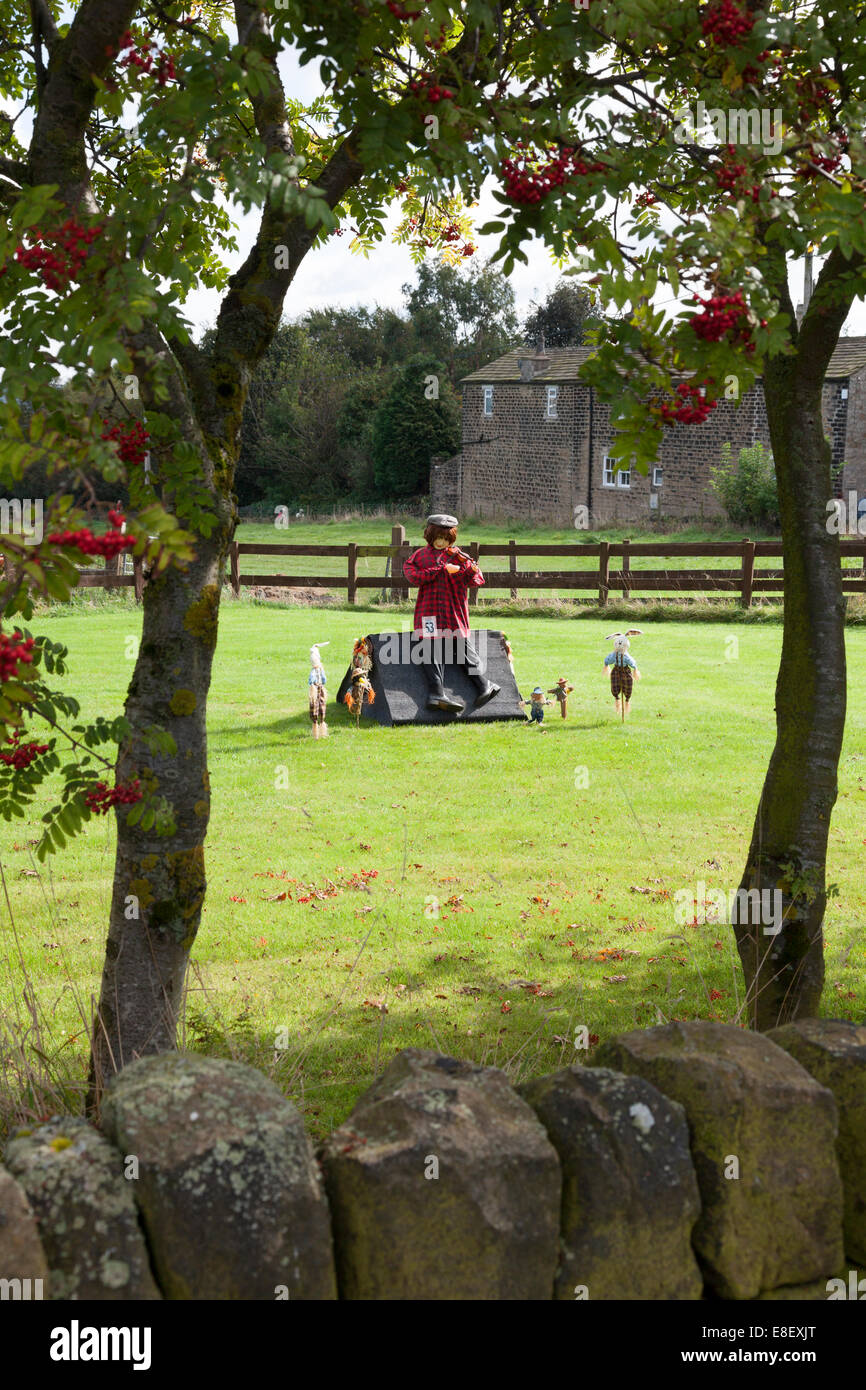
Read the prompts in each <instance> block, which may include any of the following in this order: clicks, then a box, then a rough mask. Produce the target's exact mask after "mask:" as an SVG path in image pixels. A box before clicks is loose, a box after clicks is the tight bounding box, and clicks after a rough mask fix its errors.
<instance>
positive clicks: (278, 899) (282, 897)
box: [239, 888, 291, 903]
mask: <svg viewBox="0 0 866 1390" xmlns="http://www.w3.org/2000/svg"><path fill="white" fill-rule="evenodd" d="M289 897H291V894H290V893H289V892H288V890H287V889H285V888H284V889H283V891H282V893H272V894H271V896H270V897H268V898H263V899H262V902H266V903H284V902H285V901H286V898H289ZM239 901H240V902H243V901H244V899H243V898H241V899H239Z"/></svg>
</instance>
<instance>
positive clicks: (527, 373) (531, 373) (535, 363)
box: [517, 333, 550, 381]
mask: <svg viewBox="0 0 866 1390" xmlns="http://www.w3.org/2000/svg"><path fill="white" fill-rule="evenodd" d="M517 365H518V367H519V368H520V380H521V381H532V379H533V378H534V377H537V376H543V375H544V373H545V372H546V371H547V369H548V367H549V366H550V358H549V357H548V355H547V351H546V349H545V346H544V333H542V335H541V341H540V343H539V344H538V347H537V348H536V350H535V355H534V356H533V357H518V359H517Z"/></svg>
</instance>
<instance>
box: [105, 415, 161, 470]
mask: <svg viewBox="0 0 866 1390" xmlns="http://www.w3.org/2000/svg"><path fill="white" fill-rule="evenodd" d="M102 423H103V425H108V424H109V421H108V420H103V422H102ZM99 437H100V439H107V440H108V441H109V443H112V444H116V445H117V456H118V458H119V459H121V460H122V461H123V462H124V463H144V457H145V454H146V453H147V444H148V440H149V439H150V435H149V434H148V432H147V430H146V429H145V428H144V425H142V424H141V422H140V421H139V420H122V421H121V422H120V424H119V425H111V426H110V428H109V429H107V430H104V431H103V433H102V434H101V435H100V436H99Z"/></svg>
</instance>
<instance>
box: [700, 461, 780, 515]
mask: <svg viewBox="0 0 866 1390" xmlns="http://www.w3.org/2000/svg"><path fill="white" fill-rule="evenodd" d="M710 473H711V475H712V476H711V486H712V488H713V491H714V492H715V493H716V494H717V496H718V497H719V499H720V501H721V503H722V506H723V507H724V509H725V511H726V512H727V514H728V517H729V518H730V520H731V521H734V522H736V523H737V524H738V525H739V524H740V523H751V524H752V525H753V526H764V527H777V526H778V525H779V498H778V494H777V492H776V469H775V466H774V463H773V455H772V454H771V453H770V452H769V450H767V449H765V448H764V446H763V444H761V442H760V441H758V442H757V443H756V444H752V445H751V446H750V447H749V448H747V449H741V450H740V456H739V459H738V461H737V466H736V468H734V467H733V465H732V462H731V446H730V444H723V445H722V458H721V463H720V464H719V466H718V467H717V468H711V469H710Z"/></svg>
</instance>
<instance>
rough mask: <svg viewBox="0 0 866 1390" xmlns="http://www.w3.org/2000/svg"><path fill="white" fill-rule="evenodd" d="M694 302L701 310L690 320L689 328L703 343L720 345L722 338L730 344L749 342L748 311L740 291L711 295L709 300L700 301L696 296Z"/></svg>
mask: <svg viewBox="0 0 866 1390" xmlns="http://www.w3.org/2000/svg"><path fill="white" fill-rule="evenodd" d="M696 302H697V303H698V304H700V305H701V306H702V309H701V312H700V314H697V315H695V317H694V318H693V319H692V320H691V326H692V328H693V329H694V331H695V333H696V334H697V336H698V337H699V338H703V340H704V342H705V343H720V342H721V341H722V339H723V338H727V339H728V340H729V341H730V342H738V341H740V342H748V341H749V339H750V338H751V328H750V327H749V322H748V318H749V311H748V308H747V307H746V301H745V299H744V298H743V292H742V290H735V291H734V293H733V294H717V295H713V296H712V298H710V299H701V298H700V296H699V295H698V296H696Z"/></svg>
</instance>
